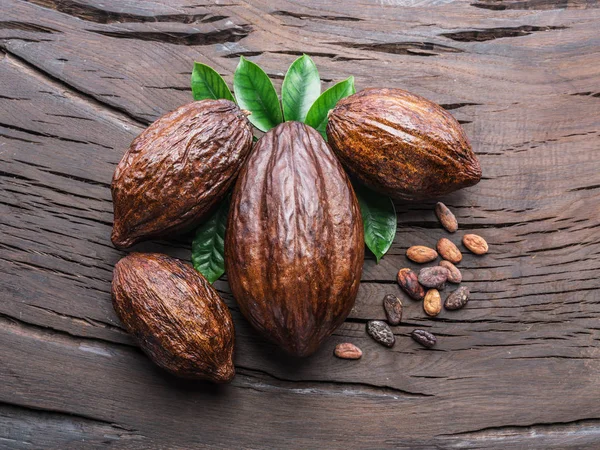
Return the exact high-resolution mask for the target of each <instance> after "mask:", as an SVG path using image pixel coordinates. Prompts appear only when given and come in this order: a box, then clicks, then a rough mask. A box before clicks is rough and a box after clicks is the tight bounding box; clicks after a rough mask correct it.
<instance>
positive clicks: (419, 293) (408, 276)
mask: <svg viewBox="0 0 600 450" xmlns="http://www.w3.org/2000/svg"><path fill="white" fill-rule="evenodd" d="M398 284H399V285H400V287H401V288H402V290H403V291H404V292H406V293H407V294H408V296H409V297H410V298H412V299H413V300H422V299H423V297H425V289H423V286H421V285H420V284H419V280H418V278H417V274H416V273H414V272H413V271H412V270H410V269H408V268H404V269H400V270H399V271H398Z"/></svg>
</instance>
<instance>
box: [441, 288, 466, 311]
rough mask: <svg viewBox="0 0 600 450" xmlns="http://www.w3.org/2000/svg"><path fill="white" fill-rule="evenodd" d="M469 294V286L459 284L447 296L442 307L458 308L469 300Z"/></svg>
mask: <svg viewBox="0 0 600 450" xmlns="http://www.w3.org/2000/svg"><path fill="white" fill-rule="evenodd" d="M470 295H471V292H470V291H469V288H468V287H466V286H461V287H459V288H458V289H457V290H455V291H454V292H452V293H451V294H450V295H449V296H448V298H447V299H446V302H445V303H444V307H445V308H446V309H449V310H454V309H460V308H462V307H464V306H465V305H466V304H467V303H468V302H469V296H470Z"/></svg>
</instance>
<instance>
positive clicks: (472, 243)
mask: <svg viewBox="0 0 600 450" xmlns="http://www.w3.org/2000/svg"><path fill="white" fill-rule="evenodd" d="M462 241H463V244H464V245H465V247H467V248H468V249H469V250H470V251H471V252H473V253H475V254H476V255H483V254H485V253H487V252H488V249H489V247H488V244H487V242H485V239H483V238H482V237H481V236H478V235H476V234H465V235H464V236H463V239H462Z"/></svg>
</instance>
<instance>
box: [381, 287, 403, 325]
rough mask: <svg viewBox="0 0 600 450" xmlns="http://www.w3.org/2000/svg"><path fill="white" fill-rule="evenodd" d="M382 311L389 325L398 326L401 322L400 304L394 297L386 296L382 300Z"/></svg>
mask: <svg viewBox="0 0 600 450" xmlns="http://www.w3.org/2000/svg"><path fill="white" fill-rule="evenodd" d="M383 309H384V310H385V316H386V317H387V321H388V323H389V324H390V325H398V324H399V323H400V322H401V321H402V302H401V301H400V299H399V298H398V297H396V296H395V295H392V294H388V295H386V296H385V297H384V298H383Z"/></svg>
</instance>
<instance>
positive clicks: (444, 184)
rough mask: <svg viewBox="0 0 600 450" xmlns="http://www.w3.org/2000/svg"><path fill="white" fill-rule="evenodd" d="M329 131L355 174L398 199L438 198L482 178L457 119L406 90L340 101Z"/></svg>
mask: <svg viewBox="0 0 600 450" xmlns="http://www.w3.org/2000/svg"><path fill="white" fill-rule="evenodd" d="M327 136H328V138H329V143H330V145H331V147H332V148H333V150H334V151H335V152H336V154H337V156H338V157H339V158H340V161H341V162H342V164H343V165H344V166H345V167H346V169H347V170H348V171H349V172H350V173H351V174H353V175H354V176H355V177H356V178H358V180H359V181H361V182H363V183H364V184H365V185H366V186H369V187H370V188H372V189H374V190H375V191H378V192H380V193H382V194H386V195H389V196H390V197H393V198H397V199H404V200H422V199H426V198H434V197H439V196H441V195H445V194H448V193H450V192H452V191H455V190H457V189H461V188H464V187H467V186H472V185H474V184H475V183H477V182H479V180H480V179H481V167H480V165H479V161H478V160H477V156H475V154H474V153H473V151H472V150H471V145H470V144H469V140H468V139H467V136H466V134H465V132H464V130H463V129H462V127H461V126H460V124H459V123H458V122H457V121H456V119H455V118H454V117H452V115H451V114H450V113H448V112H447V111H445V110H444V109H443V108H442V107H440V106H439V105H436V104H435V103H433V102H431V101H429V100H427V99H425V98H423V97H420V96H418V95H415V94H411V93H410V92H406V91H403V90H401V89H386V88H378V89H365V90H363V91H361V92H357V93H356V94H354V95H351V96H349V97H346V98H345V99H343V100H340V101H339V102H338V103H337V105H336V106H335V108H334V109H333V110H332V111H331V115H330V117H329V121H328V124H327Z"/></svg>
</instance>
